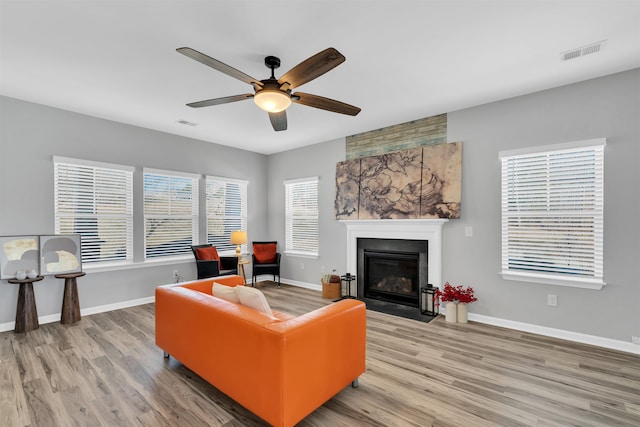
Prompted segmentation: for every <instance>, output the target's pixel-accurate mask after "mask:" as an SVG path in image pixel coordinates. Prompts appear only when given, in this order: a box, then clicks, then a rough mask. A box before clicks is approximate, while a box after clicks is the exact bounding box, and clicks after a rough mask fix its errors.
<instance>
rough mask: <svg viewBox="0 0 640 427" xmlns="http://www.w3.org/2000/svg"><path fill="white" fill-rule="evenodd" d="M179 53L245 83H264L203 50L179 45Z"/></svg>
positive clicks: (260, 84)
mask: <svg viewBox="0 0 640 427" xmlns="http://www.w3.org/2000/svg"><path fill="white" fill-rule="evenodd" d="M176 51H177V52H178V53H181V54H183V55H185V56H188V57H189V58H191V59H195V60H196V61H198V62H200V63H201V64H204V65H207V66H209V67H211V68H213V69H214V70H218V71H220V72H221V73H225V74H226V75H228V76H231V77H233V78H236V79H238V80H240V81H243V82H245V83H249V84H250V85H258V86H262V83H261V82H260V80H258V79H254V78H253V77H251V76H250V75H248V74H245V73H243V72H242V71H239V70H236V69H235V68H233V67H231V66H229V65H227V64H225V63H224V62H220V61H218V60H217V59H214V58H212V57H210V56H207V55H205V54H204V53H202V52H198V51H197V50H195V49H191V48H190V47H179V48H178V49H176Z"/></svg>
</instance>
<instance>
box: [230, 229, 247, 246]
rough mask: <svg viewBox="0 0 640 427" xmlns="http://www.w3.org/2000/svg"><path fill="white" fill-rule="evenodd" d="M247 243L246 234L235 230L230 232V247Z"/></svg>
mask: <svg viewBox="0 0 640 427" xmlns="http://www.w3.org/2000/svg"><path fill="white" fill-rule="evenodd" d="M245 243H247V232H246V231H242V230H236V231H232V232H231V244H232V245H244V244H245Z"/></svg>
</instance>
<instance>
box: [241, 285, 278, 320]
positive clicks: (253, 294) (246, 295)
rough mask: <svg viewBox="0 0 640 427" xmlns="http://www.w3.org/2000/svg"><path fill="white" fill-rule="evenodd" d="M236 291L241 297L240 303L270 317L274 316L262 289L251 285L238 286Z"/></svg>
mask: <svg viewBox="0 0 640 427" xmlns="http://www.w3.org/2000/svg"><path fill="white" fill-rule="evenodd" d="M236 293H237V294H238V297H239V298H240V304H242V305H244V306H246V307H251V308H253V309H254V310H258V311H260V312H262V313H264V314H266V315H267V316H269V317H274V316H273V312H272V311H271V307H269V303H268V302H267V299H266V298H265V297H264V294H263V293H262V292H261V291H260V290H258V289H256V288H252V287H249V286H238V287H237V288H236Z"/></svg>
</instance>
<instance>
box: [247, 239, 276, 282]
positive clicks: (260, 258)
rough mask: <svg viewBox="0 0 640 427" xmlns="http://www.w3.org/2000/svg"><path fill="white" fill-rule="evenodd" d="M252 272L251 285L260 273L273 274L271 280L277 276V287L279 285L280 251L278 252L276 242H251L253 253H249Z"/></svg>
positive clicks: (274, 279)
mask: <svg viewBox="0 0 640 427" xmlns="http://www.w3.org/2000/svg"><path fill="white" fill-rule="evenodd" d="M251 260H252V265H253V274H252V275H251V286H253V285H254V283H255V279H256V277H257V276H258V275H260V274H273V281H274V282H275V281H276V275H277V276H278V287H280V253H278V242H253V254H251Z"/></svg>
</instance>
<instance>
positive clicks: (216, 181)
mask: <svg viewBox="0 0 640 427" xmlns="http://www.w3.org/2000/svg"><path fill="white" fill-rule="evenodd" d="M206 199H207V242H208V243H210V244H212V245H213V246H215V247H216V248H217V249H218V252H221V251H235V248H236V246H235V245H232V244H231V242H230V240H231V232H232V231H234V230H242V231H247V181H241V180H233V179H227V178H218V177H214V176H207V178H206ZM246 251H247V245H246V243H245V244H244V245H242V252H246Z"/></svg>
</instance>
